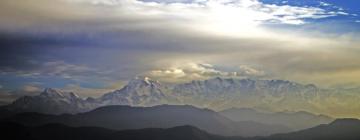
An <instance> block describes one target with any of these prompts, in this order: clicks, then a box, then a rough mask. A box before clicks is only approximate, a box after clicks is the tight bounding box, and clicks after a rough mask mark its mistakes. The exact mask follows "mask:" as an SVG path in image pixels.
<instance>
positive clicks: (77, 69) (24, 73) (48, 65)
mask: <svg viewBox="0 0 360 140" xmlns="http://www.w3.org/2000/svg"><path fill="white" fill-rule="evenodd" d="M26 63H28V65H31V66H28V67H24V68H16V67H4V68H2V69H0V71H1V73H2V74H5V75H9V74H14V75H16V76H19V77H31V78H39V77H59V78H64V79H75V80H76V78H79V77H83V76H89V75H91V74H96V75H101V74H106V71H100V70H97V69H94V68H90V67H87V66H85V65H75V64H70V63H66V62H64V61H60V60H58V61H47V62H39V61H35V60H28V61H27V62H26Z"/></svg>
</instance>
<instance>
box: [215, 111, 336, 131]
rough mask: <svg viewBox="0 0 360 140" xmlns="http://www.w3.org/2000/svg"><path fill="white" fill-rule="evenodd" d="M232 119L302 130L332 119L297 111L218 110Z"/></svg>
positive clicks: (326, 122)
mask: <svg viewBox="0 0 360 140" xmlns="http://www.w3.org/2000/svg"><path fill="white" fill-rule="evenodd" d="M219 113H220V114H221V115H223V116H226V117H228V118H229V119H231V120H234V121H239V122H243V121H253V122H258V123H262V124H270V125H271V124H272V125H282V126H286V127H289V128H291V129H292V130H302V129H307V128H311V127H314V126H316V125H319V124H328V123H330V122H332V121H333V120H334V119H333V118H331V117H328V116H325V115H315V114H311V113H309V112H305V111H299V112H275V113H273V112H261V111H257V110H254V109H251V108H230V109H227V110H223V111H220V112H219Z"/></svg>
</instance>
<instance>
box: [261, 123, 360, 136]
mask: <svg viewBox="0 0 360 140" xmlns="http://www.w3.org/2000/svg"><path fill="white" fill-rule="evenodd" d="M359 139H360V120H357V119H338V120H335V121H334V122H332V123H330V124H326V125H319V126H317V127H313V128H310V129H306V130H302V131H298V132H293V133H288V134H278V135H273V136H271V137H267V138H264V139H262V140H359Z"/></svg>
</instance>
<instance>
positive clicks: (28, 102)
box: [8, 88, 92, 114]
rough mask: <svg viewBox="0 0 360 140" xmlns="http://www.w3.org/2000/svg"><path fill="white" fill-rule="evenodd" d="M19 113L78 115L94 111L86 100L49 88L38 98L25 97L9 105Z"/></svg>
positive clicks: (70, 93)
mask: <svg viewBox="0 0 360 140" xmlns="http://www.w3.org/2000/svg"><path fill="white" fill-rule="evenodd" d="M8 108H9V109H11V110H15V111H19V112H42V113H49V114H59V113H77V112H80V111H83V110H89V109H92V108H90V107H88V105H87V103H86V101H85V100H83V99H82V98H80V97H79V96H78V95H76V94H75V93H72V92H63V91H61V90H58V89H53V88H47V89H45V90H44V91H43V92H42V93H41V94H40V95H38V96H24V97H21V98H19V99H17V100H16V101H14V102H13V103H12V104H10V105H8Z"/></svg>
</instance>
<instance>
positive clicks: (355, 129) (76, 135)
mask: <svg viewBox="0 0 360 140" xmlns="http://www.w3.org/2000/svg"><path fill="white" fill-rule="evenodd" d="M0 131H1V132H3V135H2V136H4V137H7V138H11V139H13V140H23V139H27V140H48V139H52V140H64V139H67V140H82V139H83V140H115V139H117V140H118V139H121V140H149V139H151V140H359V138H360V121H359V120H355V119H341V120H336V121H334V122H332V123H330V124H328V125H320V126H317V127H314V128H310V129H307V130H303V131H298V132H293V133H288V134H279V135H273V136H269V137H253V138H243V137H223V136H217V135H212V134H209V133H207V132H205V131H202V130H200V129H198V128H196V127H192V126H178V127H174V128H168V129H160V128H157V129H156V128H149V129H140V130H125V131H113V130H108V129H103V128H96V127H78V128H74V127H68V126H64V125H60V124H48V125H43V126H37V127H28V126H23V125H19V124H16V123H1V124H0Z"/></svg>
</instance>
